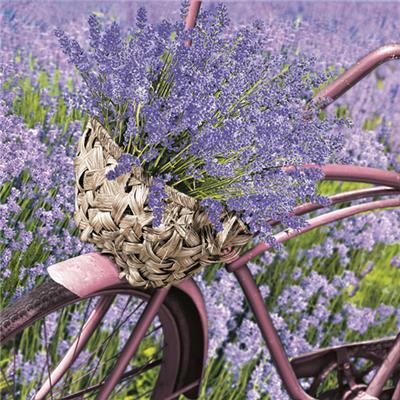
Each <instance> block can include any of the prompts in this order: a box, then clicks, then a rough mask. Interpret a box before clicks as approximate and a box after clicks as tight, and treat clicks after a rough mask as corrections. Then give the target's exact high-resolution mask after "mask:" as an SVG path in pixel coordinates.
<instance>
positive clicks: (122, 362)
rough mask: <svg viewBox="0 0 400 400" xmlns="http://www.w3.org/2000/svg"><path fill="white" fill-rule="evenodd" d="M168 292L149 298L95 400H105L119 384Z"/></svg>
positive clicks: (160, 292) (161, 292) (158, 290)
mask: <svg viewBox="0 0 400 400" xmlns="http://www.w3.org/2000/svg"><path fill="white" fill-rule="evenodd" d="M168 292H169V288H163V289H157V290H156V291H155V292H154V294H153V295H152V296H151V298H150V299H149V301H148V303H147V305H146V308H145V310H144V311H143V314H142V315H141V316H140V318H139V321H138V322H137V324H136V326H135V328H134V329H133V331H132V333H131V336H130V337H129V339H128V342H127V343H126V345H125V346H124V349H123V354H122V355H121V357H119V358H118V360H117V362H116V364H115V366H114V368H113V370H112V371H111V374H110V375H109V376H108V377H107V380H106V382H105V384H104V386H103V387H102V389H101V391H100V393H99V395H98V396H97V398H96V400H106V399H107V398H108V397H109V395H110V394H111V392H112V391H113V389H114V388H115V386H116V384H117V382H119V379H120V377H121V376H122V374H123V373H124V371H125V368H126V367H127V366H128V364H129V361H130V360H131V359H132V357H133V356H134V355H135V353H136V350H137V348H138V347H139V344H140V342H141V341H142V339H143V336H144V335H145V334H146V331H147V329H148V328H149V326H150V325H151V323H152V321H153V320H154V318H155V316H156V315H157V313H158V311H159V309H160V307H161V305H162V303H163V302H164V300H165V298H166V297H167V295H168Z"/></svg>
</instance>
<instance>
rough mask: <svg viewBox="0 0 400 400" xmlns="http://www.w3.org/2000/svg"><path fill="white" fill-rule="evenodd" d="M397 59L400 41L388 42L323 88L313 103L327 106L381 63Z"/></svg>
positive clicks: (322, 106) (399, 55) (399, 54)
mask: <svg viewBox="0 0 400 400" xmlns="http://www.w3.org/2000/svg"><path fill="white" fill-rule="evenodd" d="M395 59H400V43H394V44H387V45H385V46H382V47H379V48H378V49H376V50H374V51H371V52H370V53H369V54H367V55H366V56H364V57H363V58H361V59H360V60H359V61H358V62H357V63H356V64H355V65H353V66H352V67H350V68H349V69H348V70H347V71H346V72H344V73H343V74H342V75H340V76H339V78H337V79H336V80H335V81H333V82H332V83H331V84H330V85H328V86H327V87H326V88H324V89H322V90H321V91H320V92H319V93H318V94H317V95H316V96H315V97H314V98H313V99H312V103H313V104H317V105H318V106H319V107H320V108H325V107H327V106H328V105H329V104H331V103H333V102H334V101H335V100H336V99H338V98H339V97H340V96H342V95H343V94H344V93H346V92H347V91H348V90H349V89H351V88H352V87H353V86H354V85H355V84H356V83H358V82H359V81H360V80H361V79H363V78H364V77H365V76H366V75H368V74H369V73H370V72H371V71H373V70H374V69H375V68H377V67H378V66H379V65H381V64H382V63H384V62H386V61H390V60H395Z"/></svg>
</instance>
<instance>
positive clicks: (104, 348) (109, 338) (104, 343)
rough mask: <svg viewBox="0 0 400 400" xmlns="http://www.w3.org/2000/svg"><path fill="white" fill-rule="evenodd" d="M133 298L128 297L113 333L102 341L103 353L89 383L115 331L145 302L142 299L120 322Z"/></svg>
mask: <svg viewBox="0 0 400 400" xmlns="http://www.w3.org/2000/svg"><path fill="white" fill-rule="evenodd" d="M131 300H132V299H131V298H128V301H127V302H126V304H125V306H124V309H123V310H122V312H121V315H120V317H119V318H118V320H117V321H116V323H115V324H114V327H113V330H112V331H111V333H110V334H109V335H108V336H107V337H106V339H105V340H104V342H103V343H102V345H101V346H100V348H99V350H100V351H101V354H100V356H99V359H98V361H97V365H96V367H95V369H94V371H93V375H92V376H91V377H90V378H89V383H90V382H91V380H92V379H93V377H94V375H95V373H96V371H97V368H98V366H99V363H100V361H101V358H102V357H103V355H104V353H105V352H106V350H107V347H108V344H109V343H110V341H111V338H112V337H113V335H114V333H115V332H116V331H117V330H119V329H120V328H121V327H122V325H123V324H124V323H125V322H126V321H127V320H128V319H129V318H130V317H131V316H132V315H133V314H134V313H135V312H136V311H137V310H138V309H139V308H140V307H141V306H142V305H143V304H144V301H141V302H140V304H139V305H138V306H136V307H135V308H134V309H133V311H132V312H131V313H130V314H129V315H128V316H127V317H126V318H125V319H124V320H123V321H122V322H120V321H121V319H122V316H123V314H124V312H125V311H126V309H127V307H128V305H129V303H130V302H131ZM91 359H94V354H93V355H92V358H91Z"/></svg>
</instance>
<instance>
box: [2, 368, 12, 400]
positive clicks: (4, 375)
mask: <svg viewBox="0 0 400 400" xmlns="http://www.w3.org/2000/svg"><path fill="white" fill-rule="evenodd" d="M1 375H2V376H3V379H4V381H5V383H6V385H7V387H8V388H9V389H10V393H12V396H13V398H14V400H15V388H14V390H13V389H12V387H11V385H10V383H9V382H8V378H7V376H6V374H5V373H4V371H3V367H1ZM13 375H14V377H15V366H14V371H13ZM13 380H15V379H14V378H13Z"/></svg>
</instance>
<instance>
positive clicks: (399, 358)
mask: <svg viewBox="0 0 400 400" xmlns="http://www.w3.org/2000/svg"><path fill="white" fill-rule="evenodd" d="M399 362H400V334H398V335H397V338H396V340H395V342H394V344H393V347H392V349H391V350H390V352H389V354H388V355H387V356H386V358H385V359H384V360H383V363H382V365H381V366H380V367H379V369H378V371H377V372H376V374H375V376H374V377H373V378H372V381H371V382H370V384H369V385H368V388H367V390H366V393H367V394H369V395H371V396H379V395H380V394H381V393H382V389H383V387H384V386H385V383H386V381H387V380H388V379H389V378H390V375H392V373H393V371H394V369H395V368H396V366H397V365H398V364H399ZM393 399H394V400H396V399H398V398H396V397H393Z"/></svg>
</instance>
